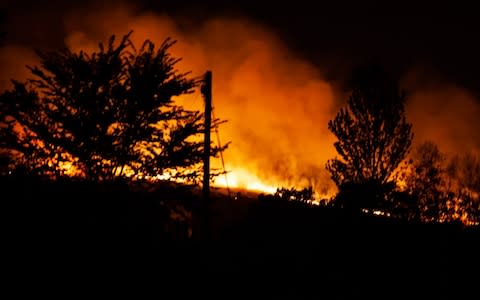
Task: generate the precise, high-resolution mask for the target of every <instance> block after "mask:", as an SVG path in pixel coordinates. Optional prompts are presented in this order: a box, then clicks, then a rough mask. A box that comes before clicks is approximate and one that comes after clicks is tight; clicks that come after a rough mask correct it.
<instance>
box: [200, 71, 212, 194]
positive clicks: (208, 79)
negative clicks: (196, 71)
mask: <svg viewBox="0 0 480 300" xmlns="http://www.w3.org/2000/svg"><path fill="white" fill-rule="evenodd" d="M202 94H203V96H204V98H205V129H204V130H205V131H204V134H205V137H204V145H203V147H204V153H203V198H204V200H205V201H208V199H209V197H210V132H211V127H212V72H211V71H207V72H206V73H205V81H204V84H203V86H202Z"/></svg>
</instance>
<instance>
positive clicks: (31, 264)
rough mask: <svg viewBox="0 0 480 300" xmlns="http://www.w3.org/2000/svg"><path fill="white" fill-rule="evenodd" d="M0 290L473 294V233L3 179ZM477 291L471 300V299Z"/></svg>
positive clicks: (293, 207)
mask: <svg viewBox="0 0 480 300" xmlns="http://www.w3.org/2000/svg"><path fill="white" fill-rule="evenodd" d="M1 189H2V201H1V205H2V210H1V211H2V219H3V222H2V223H3V228H2V229H3V230H2V245H3V246H2V248H3V249H4V250H3V251H2V265H3V268H2V269H3V274H4V275H5V276H3V277H4V278H6V279H4V286H6V287H8V288H9V289H10V290H11V291H12V292H14V293H15V295H16V296H18V297H22V298H24V296H29V297H30V296H32V295H35V296H37V297H40V296H42V297H43V296H48V297H51V296H60V297H62V298H71V297H72V296H79V295H82V296H87V297H94V296H95V297H97V296H98V297H113V296H117V295H122V296H127V295H129V298H132V297H130V295H131V294H129V293H132V292H133V297H135V298H143V297H141V296H140V294H143V293H144V292H146V291H149V293H153V294H152V296H153V297H155V298H161V299H183V298H191V297H196V298H202V299H203V297H207V299H210V298H216V299H217V298H219V299H230V298H237V297H246V298H248V299H250V298H252V299H256V298H262V299H278V298H282V299H359V298H361V299H364V298H366V299H370V298H381V299H390V298H409V299H410V298H415V299H416V298H419V299H466V297H467V294H470V293H474V294H473V298H472V299H475V298H476V297H478V295H479V293H478V284H479V282H480V281H479V270H480V268H479V259H480V254H479V253H480V251H479V245H478V244H479V242H480V234H479V230H478V229H475V228H464V227H462V226H460V225H459V224H414V223H403V222H400V221H398V220H393V219H382V218H375V217H368V216H366V215H356V214H347V213H346V212H344V211H342V210H338V209H333V208H326V207H310V206H307V205H304V204H300V203H294V202H280V201H273V200H272V199H270V200H269V199H268V198H267V199H265V198H262V199H261V200H258V199H256V197H253V196H251V195H247V194H244V196H240V197H239V198H238V199H237V200H235V199H233V198H230V197H227V196H226V195H224V194H222V193H216V192H214V193H213V196H212V205H211V209H210V211H209V216H210V218H209V221H210V222H209V223H210V224H211V231H210V232H209V235H208V238H206V237H205V235H204V234H197V233H198V232H202V231H199V230H198V229H199V228H200V227H201V226H200V225H201V224H203V223H202V220H203V219H202V218H200V217H199V216H201V215H202V212H204V211H205V210H204V209H203V208H202V205H201V203H202V200H201V197H200V196H199V193H198V190H197V189H196V188H194V187H186V186H179V185H169V184H163V185H157V186H151V185H146V184H145V185H142V184H136V185H133V186H132V185H127V184H125V183H111V184H102V185H99V184H92V183H85V182H75V181H63V182H55V183H52V182H46V181H41V180H31V179H29V180H26V179H12V178H3V179H2V181H1ZM475 295H476V296H475Z"/></svg>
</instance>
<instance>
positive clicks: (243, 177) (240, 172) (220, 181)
mask: <svg viewBox="0 0 480 300" xmlns="http://www.w3.org/2000/svg"><path fill="white" fill-rule="evenodd" d="M213 185H214V186H218V187H233V188H243V189H247V190H251V191H257V192H263V193H268V194H273V193H275V191H276V190H277V187H276V186H274V185H271V184H268V183H266V182H264V181H262V180H261V179H259V178H258V177H257V176H255V175H254V174H252V173H250V172H248V171H247V170H245V169H236V170H234V171H232V172H229V173H227V174H226V175H225V176H218V177H217V178H216V179H215V181H214V182H213Z"/></svg>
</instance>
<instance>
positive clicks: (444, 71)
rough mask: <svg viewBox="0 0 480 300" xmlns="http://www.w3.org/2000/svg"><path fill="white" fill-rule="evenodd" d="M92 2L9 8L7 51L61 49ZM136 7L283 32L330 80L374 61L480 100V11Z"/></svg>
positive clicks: (150, 3) (440, 7) (190, 21)
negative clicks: (70, 24)
mask: <svg viewBox="0 0 480 300" xmlns="http://www.w3.org/2000/svg"><path fill="white" fill-rule="evenodd" d="M92 2H93V3H94V2H98V1H76V0H73V1H69V2H67V1H60V0H54V1H38V0H36V1H34V0H15V1H11V0H2V4H1V5H0V7H1V8H2V9H3V10H4V11H5V12H6V15H7V21H6V24H5V25H4V27H5V29H4V30H5V31H6V32H7V43H10V44H17V45H22V46H31V47H36V48H45V47H58V46H61V45H62V37H63V36H64V32H63V30H64V29H63V26H62V24H63V23H62V22H63V18H64V14H65V12H67V11H71V10H75V9H76V8H77V7H78V6H79V5H81V6H82V7H86V6H88V5H89V3H92ZM135 2H136V3H137V7H138V12H143V11H154V12H158V13H166V14H168V15H170V16H174V17H176V18H177V19H180V20H183V21H182V22H183V24H184V26H185V27H188V26H195V24H196V22H201V21H202V20H204V19H206V18H210V17H212V16H240V17H247V18H249V19H252V20H255V21H256V22H258V23H261V24H264V25H266V26H267V27H269V28H270V29H272V30H273V31H274V32H276V33H277V34H278V36H279V37H280V38H281V39H282V40H284V41H285V43H286V44H287V45H288V47H289V48H290V49H292V50H293V51H296V53H298V54H299V56H302V57H304V58H306V59H308V60H309V61H311V62H313V63H314V64H316V65H317V66H319V68H320V69H322V70H323V71H324V72H325V75H326V77H327V79H334V80H336V79H339V78H344V77H345V75H346V74H348V72H349V71H350V70H351V68H352V66H355V65H357V64H359V63H363V62H365V61H370V60H375V61H379V62H381V63H382V64H384V65H385V66H386V67H387V68H388V69H389V70H390V71H391V72H393V73H395V74H397V75H398V76H402V75H403V74H404V73H405V72H406V71H407V70H408V69H411V68H413V67H421V68H424V69H427V70H428V72H429V73H432V74H435V78H440V79H442V80H446V81H448V82H449V83H453V84H455V85H458V86H460V87H462V88H466V89H468V90H470V91H471V92H473V93H474V94H476V95H480V79H479V78H480V77H479V76H478V70H479V69H480V56H479V54H480V42H479V39H478V36H479V32H478V31H479V27H480V26H478V19H477V18H478V13H477V10H476V9H474V7H473V5H471V6H467V5H464V4H461V3H460V2H458V1H455V2H454V3H444V4H442V3H435V4H419V3H416V2H418V1H395V2H388V3H381V1H378V2H374V1H347V2H346V1H330V2H315V1H310V0H297V1H290V2H287V1H285V2H281V3H274V4H272V3H270V1H268V2H266V1H253V0H243V1H213V0H207V1H202V2H201V1H193V0H187V1H154V0H142V1H135ZM260 2H261V3H260ZM357 2H358V3H357ZM103 5H104V6H105V7H108V5H110V4H109V2H105V3H104V4H103ZM46 33H48V34H46Z"/></svg>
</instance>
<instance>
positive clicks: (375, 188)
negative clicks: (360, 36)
mask: <svg viewBox="0 0 480 300" xmlns="http://www.w3.org/2000/svg"><path fill="white" fill-rule="evenodd" d="M351 83H352V93H351V95H350V97H349V99H348V103H347V107H346V108H341V109H340V111H339V112H338V114H337V115H336V117H335V118H334V119H333V120H331V121H330V122H329V123H328V128H329V130H330V131H331V132H332V133H333V134H334V135H335V136H336V137H337V139H338V141H337V142H335V144H334V146H335V149H336V150H337V152H338V154H339V155H340V158H335V159H332V160H329V161H328V162H327V166H326V167H327V170H328V171H329V172H330V173H331V177H332V179H333V181H334V182H335V183H336V184H337V186H338V187H339V189H340V196H341V197H340V198H345V196H346V198H350V196H348V195H345V194H344V193H342V192H347V194H350V192H353V196H354V194H355V190H356V189H357V188H356V187H359V186H363V187H367V186H368V187H367V189H363V188H362V190H363V191H364V192H366V193H363V192H362V194H363V195H357V196H358V197H360V198H362V197H363V201H374V202H378V201H377V200H380V201H381V200H382V199H383V198H384V194H385V193H386V190H385V189H387V190H390V189H391V186H392V184H391V178H390V177H391V175H392V173H393V171H394V170H395V169H396V168H397V166H398V165H399V164H400V162H401V161H402V160H403V159H404V157H405V155H406V154H407V153H408V151H409V148H410V145H411V141H412V139H413V134H412V130H411V124H409V123H408V122H407V121H406V118H405V113H404V101H405V94H404V93H402V92H401V91H400V90H399V88H398V86H397V83H396V82H395V81H394V80H391V79H390V78H389V77H388V76H387V75H386V73H385V72H384V71H383V70H382V68H380V67H378V66H375V65H371V66H367V67H363V68H360V69H358V70H357V71H356V72H355V73H354V75H353V77H352V82H351ZM371 197H375V198H378V199H367V198H371ZM357 202H358V203H357V204H360V202H361V201H360V199H358V201H357Z"/></svg>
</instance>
